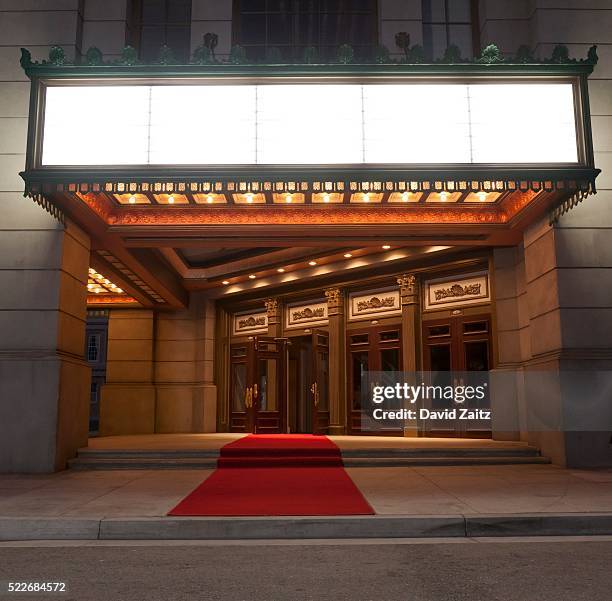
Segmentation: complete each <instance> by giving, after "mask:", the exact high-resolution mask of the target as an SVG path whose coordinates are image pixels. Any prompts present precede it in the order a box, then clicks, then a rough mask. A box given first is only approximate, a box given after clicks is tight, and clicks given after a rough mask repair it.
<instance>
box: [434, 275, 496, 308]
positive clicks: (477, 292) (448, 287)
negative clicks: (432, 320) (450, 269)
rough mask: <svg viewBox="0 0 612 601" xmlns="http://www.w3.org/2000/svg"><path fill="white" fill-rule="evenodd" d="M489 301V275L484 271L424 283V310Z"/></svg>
mask: <svg viewBox="0 0 612 601" xmlns="http://www.w3.org/2000/svg"><path fill="white" fill-rule="evenodd" d="M490 300H491V297H490V291H489V274H488V273H487V272H486V271H482V272H479V273H472V274H466V275H461V276H455V277H454V278H439V279H435V280H428V281H427V282H426V283H425V309H437V308H446V307H449V306H460V305H470V304H476V303H486V302H489V301H490Z"/></svg>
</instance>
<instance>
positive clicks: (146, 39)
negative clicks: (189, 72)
mask: <svg viewBox="0 0 612 601" xmlns="http://www.w3.org/2000/svg"><path fill="white" fill-rule="evenodd" d="M191 1H192V0H133V1H132V5H131V23H130V27H129V29H130V33H131V35H130V38H131V39H130V43H131V44H132V45H133V46H134V47H136V48H138V50H139V55H140V59H141V60H142V61H144V62H153V61H155V60H157V58H158V56H159V50H160V48H161V47H162V46H164V45H166V46H168V47H170V48H171V49H172V51H173V54H174V56H175V57H176V59H177V60H178V61H179V62H182V63H187V62H189V56H190V45H191Z"/></svg>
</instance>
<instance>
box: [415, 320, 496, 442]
mask: <svg viewBox="0 0 612 601" xmlns="http://www.w3.org/2000/svg"><path fill="white" fill-rule="evenodd" d="M423 347H424V348H423V364H424V365H423V366H424V369H425V376H426V379H427V380H428V382H427V383H428V384H432V385H434V386H443V387H446V386H453V387H455V388H456V387H458V386H460V387H465V386H480V385H484V386H485V387H487V388H488V371H489V369H490V367H491V319H490V316H489V315H474V316H463V315H458V316H454V317H449V318H446V319H436V320H432V321H424V322H423ZM425 408H428V409H432V410H444V409H459V408H462V409H463V408H465V409H473V410H479V409H482V410H485V411H487V410H489V401H488V395H487V396H486V397H485V398H484V399H471V400H469V401H465V402H463V403H461V406H460V407H458V406H457V404H456V403H455V402H453V401H448V400H445V399H433V400H431V401H430V402H429V404H428V405H427V406H426V407H425ZM431 423H432V422H427V421H426V422H424V424H423V431H424V433H425V434H429V435H430V436H458V437H466V436H467V437H489V436H490V432H491V426H490V421H489V420H487V419H469V420H459V419H457V420H436V422H435V423H434V425H433V426H431V425H430V424H431Z"/></svg>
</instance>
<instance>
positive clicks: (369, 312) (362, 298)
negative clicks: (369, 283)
mask: <svg viewBox="0 0 612 601" xmlns="http://www.w3.org/2000/svg"><path fill="white" fill-rule="evenodd" d="M349 306H350V314H349V319H351V320H358V319H369V318H371V317H373V316H375V317H386V316H388V315H398V314H400V313H401V306H400V293H399V290H398V289H397V288H387V289H384V290H375V291H372V292H368V293H363V292H354V293H352V294H351V295H350V302H349Z"/></svg>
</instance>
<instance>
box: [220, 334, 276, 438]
mask: <svg viewBox="0 0 612 601" xmlns="http://www.w3.org/2000/svg"><path fill="white" fill-rule="evenodd" d="M286 348H287V346H286V341H285V340H284V339H275V338H269V337H263V336H261V337H257V338H253V339H252V340H249V341H248V342H247V343H245V344H240V345H232V348H231V366H230V367H231V368H230V416H231V418H230V429H231V431H232V432H252V433H260V434H277V433H280V432H285V431H286V404H287V400H286V394H287V379H286V378H287V358H286Z"/></svg>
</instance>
